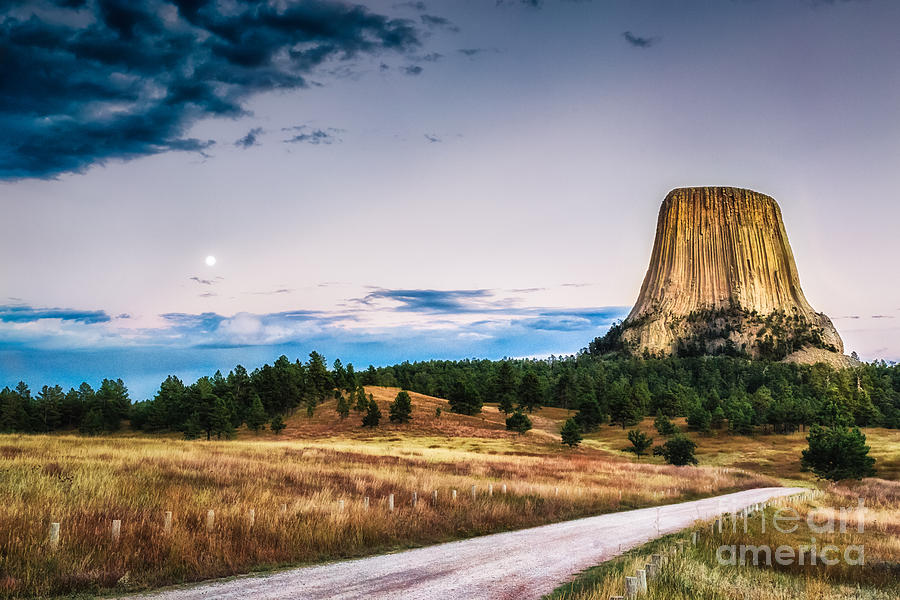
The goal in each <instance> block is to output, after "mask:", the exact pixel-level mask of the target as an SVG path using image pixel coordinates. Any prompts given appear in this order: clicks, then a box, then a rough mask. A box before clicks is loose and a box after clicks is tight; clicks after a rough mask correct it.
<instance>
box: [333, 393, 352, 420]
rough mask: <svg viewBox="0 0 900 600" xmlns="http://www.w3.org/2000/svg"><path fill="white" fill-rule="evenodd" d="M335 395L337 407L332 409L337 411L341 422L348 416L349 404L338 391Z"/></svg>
mask: <svg viewBox="0 0 900 600" xmlns="http://www.w3.org/2000/svg"><path fill="white" fill-rule="evenodd" d="M336 395H337V406H335V407H334V410H336V411H337V414H338V416H340V418H341V421H343V420H344V419H346V418H347V417H348V416H350V403H349V402H348V401H347V398H346V397H345V396H344V394H343V392H341V391H340V390H338V391H337V392H336Z"/></svg>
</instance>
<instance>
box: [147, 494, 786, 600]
mask: <svg viewBox="0 0 900 600" xmlns="http://www.w3.org/2000/svg"><path fill="white" fill-rule="evenodd" d="M800 491H803V490H801V489H798V488H761V489H755V490H747V491H743V492H738V493H735V494H728V495H725V496H718V497H715V498H708V499H705V500H697V501H693V502H685V503H682V504H670V505H668V506H661V507H658V508H645V509H640V510H632V511H628V512H621V513H613V514H607V515H601V516H598V517H588V518H585V519H577V520H575V521H566V522H564V523H555V524H552V525H544V526H542V527H534V528H531V529H523V530H520V531H511V532H508V533H498V534H494V535H486V536H483V537H478V538H472V539H468V540H461V541H458V542H450V543H447V544H439V545H436V546H429V547H427V548H418V549H415V550H407V551H404V552H398V553H396V554H385V555H380V556H372V557H369V558H362V559H358V560H350V561H343V562H336V563H330V564H325V565H320V566H313V567H304V568H300V569H292V570H289V571H282V572H279V573H275V574H272V575H262V576H247V577H239V578H237V579H232V580H228V581H221V582H211V583H204V584H200V585H197V586H194V587H188V588H179V589H171V590H166V591H161V592H154V593H149V594H143V595H140V596H133V597H132V598H133V599H135V600H137V599H140V600H149V599H153V600H201V599H203V600H212V599H216V600H288V599H290V600H295V599H296V600H300V599H302V600H324V599H337V600H349V599H357V598H358V599H362V598H365V599H367V600H373V599H385V600H387V599H397V598H403V599H410V600H437V599H447V600H475V599H481V598H483V599H490V600H497V599H510V600H512V599H515V600H520V599H523V598H540V597H541V596H542V595H543V594H546V593H548V592H550V591H552V590H553V589H554V588H555V587H556V586H558V585H560V584H561V583H563V582H565V581H566V580H568V579H570V578H571V577H572V576H573V575H575V574H576V573H578V572H579V571H582V570H583V569H585V568H587V567H590V566H592V565H596V564H598V563H601V562H603V561H604V560H608V559H609V558H611V557H613V556H615V555H616V554H619V553H620V552H622V551H625V550H627V549H629V548H633V547H635V546H638V545H640V544H643V543H645V542H647V541H648V540H651V539H653V538H655V537H658V536H659V535H662V534H666V533H671V532H674V531H678V530H680V529H684V528H686V527H689V526H690V525H691V524H692V523H693V522H694V521H695V520H697V519H706V518H710V517H713V516H715V515H717V514H722V513H725V512H730V511H732V510H739V509H741V508H745V507H747V506H749V505H751V504H754V503H757V502H762V501H765V500H769V499H771V498H775V497H778V496H785V495H790V494H794V493H797V492H800Z"/></svg>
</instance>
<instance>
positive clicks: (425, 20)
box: [419, 15, 459, 33]
mask: <svg viewBox="0 0 900 600" xmlns="http://www.w3.org/2000/svg"><path fill="white" fill-rule="evenodd" d="M419 20H421V21H422V24H423V25H425V26H426V27H429V28H431V29H446V30H448V31H452V32H454V33H456V32H458V31H459V27H457V26H456V25H454V24H453V22H452V21H450V20H449V19H446V18H444V17H439V16H437V15H421V16H420V17H419Z"/></svg>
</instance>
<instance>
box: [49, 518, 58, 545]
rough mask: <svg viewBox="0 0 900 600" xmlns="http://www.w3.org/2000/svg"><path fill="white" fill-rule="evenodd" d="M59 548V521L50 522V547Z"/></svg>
mask: <svg viewBox="0 0 900 600" xmlns="http://www.w3.org/2000/svg"><path fill="white" fill-rule="evenodd" d="M57 548H59V523H50V549H51V550H56V549H57Z"/></svg>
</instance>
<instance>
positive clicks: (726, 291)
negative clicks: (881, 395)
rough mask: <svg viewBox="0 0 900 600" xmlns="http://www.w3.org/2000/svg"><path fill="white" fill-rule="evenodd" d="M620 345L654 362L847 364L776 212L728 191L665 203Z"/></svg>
mask: <svg viewBox="0 0 900 600" xmlns="http://www.w3.org/2000/svg"><path fill="white" fill-rule="evenodd" d="M621 340H622V342H623V343H624V345H625V346H626V347H627V349H628V350H630V351H631V352H638V353H642V352H644V351H646V352H649V353H651V354H656V355H666V354H673V353H679V354H717V353H726V354H747V355H750V356H753V357H765V358H774V359H779V360H780V359H785V358H789V359H790V360H794V361H798V362H813V361H820V360H823V359H828V362H832V363H833V364H835V365H842V364H844V363H846V362H847V361H848V360H849V359H847V358H846V357H844V356H843V355H842V352H843V348H844V346H843V342H842V341H841V338H840V336H839V335H838V333H837V331H836V330H835V328H834V325H832V323H831V320H830V319H829V318H828V317H827V316H825V315H824V314H822V313H817V312H816V311H815V310H813V308H812V307H811V306H810V304H809V302H808V301H807V300H806V297H805V296H804V294H803V290H802V289H801V288H800V277H799V275H798V273H797V265H796V264H795V262H794V255H793V252H792V251H791V246H790V244H789V243H788V238H787V233H786V232H785V228H784V223H783V221H782V218H781V210H780V209H779V208H778V204H777V203H776V202H775V200H773V199H772V198H770V197H769V196H766V195H764V194H760V193H758V192H754V191H751V190H745V189H739V188H731V187H696V188H680V189H676V190H673V191H671V192H670V193H669V195H668V196H666V199H665V200H664V201H663V203H662V207H661V208H660V211H659V220H658V223H657V228H656V239H655V241H654V244H653V253H652V256H651V258H650V267H649V268H648V269H647V275H646V276H645V278H644V283H643V285H642V286H641V292H640V296H639V297H638V300H637V302H636V303H635V305H634V308H633V309H632V310H631V313H630V314H629V315H628V318H627V319H626V320H625V322H624V323H623V324H622V329H621ZM823 353H824V354H823ZM823 357H824V358H823Z"/></svg>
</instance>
